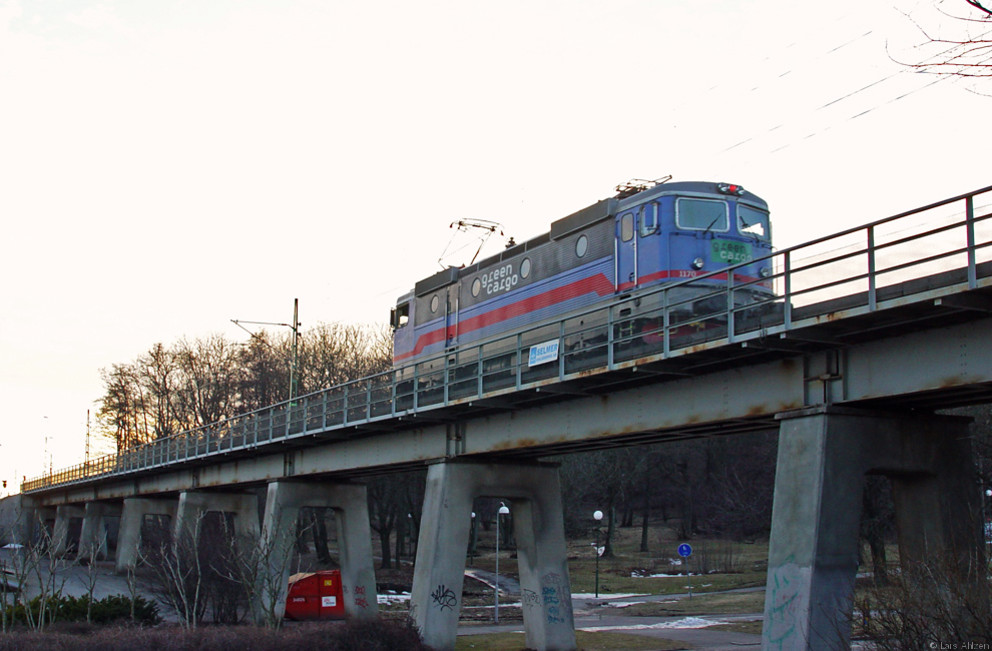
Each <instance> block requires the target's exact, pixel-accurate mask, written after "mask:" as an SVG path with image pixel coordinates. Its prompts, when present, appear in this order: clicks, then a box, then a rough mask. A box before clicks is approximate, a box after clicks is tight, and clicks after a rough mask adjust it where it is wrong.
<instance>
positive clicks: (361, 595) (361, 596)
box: [355, 585, 369, 608]
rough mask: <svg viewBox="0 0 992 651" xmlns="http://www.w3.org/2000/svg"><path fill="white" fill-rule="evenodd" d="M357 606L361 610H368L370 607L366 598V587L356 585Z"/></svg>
mask: <svg viewBox="0 0 992 651" xmlns="http://www.w3.org/2000/svg"><path fill="white" fill-rule="evenodd" d="M355 605H356V606H358V607H359V608H368V607H369V602H368V599H366V598H365V586H364V585H356V586H355Z"/></svg>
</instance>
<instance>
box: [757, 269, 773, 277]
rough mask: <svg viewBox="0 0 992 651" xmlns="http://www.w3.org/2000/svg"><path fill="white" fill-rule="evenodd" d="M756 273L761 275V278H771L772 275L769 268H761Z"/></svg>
mask: <svg viewBox="0 0 992 651" xmlns="http://www.w3.org/2000/svg"><path fill="white" fill-rule="evenodd" d="M758 273H759V274H761V277H762V278H767V277H768V276H771V275H772V268H771V267H762V268H761V269H760V270H759V271H758Z"/></svg>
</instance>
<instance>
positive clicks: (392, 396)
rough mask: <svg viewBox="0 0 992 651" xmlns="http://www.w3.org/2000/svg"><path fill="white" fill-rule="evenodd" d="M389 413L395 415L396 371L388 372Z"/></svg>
mask: <svg viewBox="0 0 992 651" xmlns="http://www.w3.org/2000/svg"><path fill="white" fill-rule="evenodd" d="M389 413H390V415H392V416H395V415H396V371H390V372H389Z"/></svg>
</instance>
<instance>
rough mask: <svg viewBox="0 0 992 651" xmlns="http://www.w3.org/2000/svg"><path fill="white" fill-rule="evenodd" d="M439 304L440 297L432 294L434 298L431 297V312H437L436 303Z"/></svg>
mask: <svg viewBox="0 0 992 651" xmlns="http://www.w3.org/2000/svg"><path fill="white" fill-rule="evenodd" d="M440 304H441V297H440V296H438V295H437V294H434V298H432V299H431V312H437V307H438V305H440Z"/></svg>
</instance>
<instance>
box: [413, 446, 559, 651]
mask: <svg viewBox="0 0 992 651" xmlns="http://www.w3.org/2000/svg"><path fill="white" fill-rule="evenodd" d="M481 496H500V497H506V498H509V499H510V505H509V506H510V508H511V511H512V513H513V514H514V518H515V527H514V533H515V535H516V539H517V558H518V561H517V562H518V566H519V573H520V586H521V590H522V595H521V596H522V599H523V611H524V628H525V630H526V636H527V647H528V648H531V649H538V650H539V651H552V650H565V649H575V626H574V621H573V617H572V596H571V586H570V584H569V578H568V565H567V554H566V547H565V526H564V518H563V515H562V506H561V487H560V484H559V480H558V467H557V466H554V465H549V464H520V463H516V464H503V463H477V462H466V461H445V462H442V463H438V464H435V465H432V466H431V467H430V468H429V470H428V473H427V492H426V494H425V496H424V512H423V519H422V521H421V528H420V538H419V542H418V546H417V565H416V569H415V571H414V577H413V594H412V596H411V600H410V601H411V606H410V610H411V614H412V616H413V618H414V620H415V621H416V623H417V626H418V627H419V628H420V631H421V634H422V635H423V637H424V641H425V642H426V643H427V644H428V645H430V646H432V647H434V648H435V649H439V650H449V649H453V648H454V646H455V638H456V636H457V632H458V614H459V611H460V610H461V605H462V584H463V581H464V578H465V551H466V549H467V548H468V536H469V530H470V527H471V516H472V502H473V500H474V499H475V498H476V497H481Z"/></svg>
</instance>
